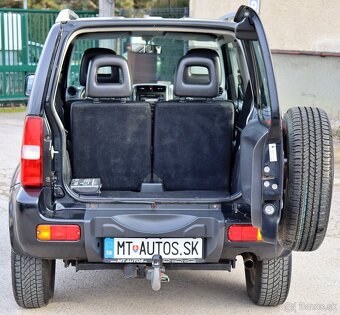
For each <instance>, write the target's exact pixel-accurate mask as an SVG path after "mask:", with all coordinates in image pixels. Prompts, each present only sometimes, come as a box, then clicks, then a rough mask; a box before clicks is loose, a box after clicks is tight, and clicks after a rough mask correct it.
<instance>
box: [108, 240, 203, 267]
mask: <svg viewBox="0 0 340 315" xmlns="http://www.w3.org/2000/svg"><path fill="white" fill-rule="evenodd" d="M202 250H203V241H202V238H105V239H104V258H106V259H109V260H110V259H111V260H115V261H116V260H120V259H122V262H125V259H132V260H133V259H146V260H151V259H152V256H153V255H161V256H162V258H163V259H165V260H172V259H180V260H187V259H201V258H202V256H203V254H202Z"/></svg>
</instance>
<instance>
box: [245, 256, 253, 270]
mask: <svg viewBox="0 0 340 315" xmlns="http://www.w3.org/2000/svg"><path fill="white" fill-rule="evenodd" d="M243 261H244V267H246V268H247V269H251V268H253V267H254V259H253V256H252V255H250V254H245V255H244V256H243Z"/></svg>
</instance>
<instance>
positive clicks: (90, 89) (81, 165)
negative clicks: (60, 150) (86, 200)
mask: <svg viewBox="0 0 340 315" xmlns="http://www.w3.org/2000/svg"><path fill="white" fill-rule="evenodd" d="M101 67H116V68H117V67H118V68H120V72H121V75H122V82H121V83H100V82H98V80H97V75H98V69H99V68H101ZM131 94H132V87H131V80H130V74H129V70H128V65H127V62H126V60H125V59H124V58H122V57H119V56H107V55H106V56H105V55H99V56H96V57H94V58H93V59H92V61H91V62H90V66H89V71H88V76H87V83H86V95H87V96H88V97H91V98H92V99H86V100H84V101H77V102H75V103H73V104H72V105H71V139H72V153H73V154H72V155H73V156H72V169H73V178H98V177H99V178H101V181H102V185H103V187H102V189H103V190H139V189H140V186H141V183H142V182H143V181H144V180H145V179H146V178H148V177H149V176H150V174H151V108H150V105H149V104H148V103H130V102H124V101H123V100H121V99H118V100H117V98H126V97H129V96H131ZM110 98H115V100H113V99H110Z"/></svg>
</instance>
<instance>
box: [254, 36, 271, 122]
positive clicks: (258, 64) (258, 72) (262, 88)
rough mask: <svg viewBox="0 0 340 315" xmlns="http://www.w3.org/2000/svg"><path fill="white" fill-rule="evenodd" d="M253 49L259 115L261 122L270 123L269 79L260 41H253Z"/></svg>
mask: <svg viewBox="0 0 340 315" xmlns="http://www.w3.org/2000/svg"><path fill="white" fill-rule="evenodd" d="M250 45H251V50H252V54H253V59H254V65H255V79H256V96H257V104H258V116H259V119H260V121H261V122H264V123H267V124H270V122H271V108H270V96H269V87H268V80H267V73H266V70H265V66H264V60H263V56H262V52H261V47H260V44H259V42H258V41H251V44H250Z"/></svg>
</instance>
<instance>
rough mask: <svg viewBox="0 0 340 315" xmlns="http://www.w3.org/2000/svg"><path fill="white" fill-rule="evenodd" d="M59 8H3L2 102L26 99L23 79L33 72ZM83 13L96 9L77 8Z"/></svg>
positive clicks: (0, 30)
mask: <svg viewBox="0 0 340 315" xmlns="http://www.w3.org/2000/svg"><path fill="white" fill-rule="evenodd" d="M58 13H59V11H54V10H48V11H47V10H21V9H0V51H1V55H0V103H11V102H18V101H22V100H25V99H26V97H25V96H24V91H23V89H24V80H25V76H26V74H28V73H34V71H35V69H36V66H37V63H38V60H39V57H40V54H41V51H42V48H43V44H44V42H45V39H46V37H47V34H48V32H49V30H50V28H51V26H52V25H53V24H54V22H55V19H56V17H57V15H58ZM77 14H78V15H79V16H80V17H91V16H96V15H97V12H94V11H81V12H77Z"/></svg>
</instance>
